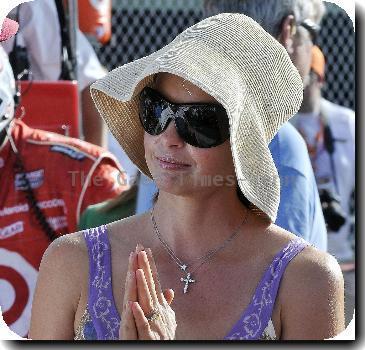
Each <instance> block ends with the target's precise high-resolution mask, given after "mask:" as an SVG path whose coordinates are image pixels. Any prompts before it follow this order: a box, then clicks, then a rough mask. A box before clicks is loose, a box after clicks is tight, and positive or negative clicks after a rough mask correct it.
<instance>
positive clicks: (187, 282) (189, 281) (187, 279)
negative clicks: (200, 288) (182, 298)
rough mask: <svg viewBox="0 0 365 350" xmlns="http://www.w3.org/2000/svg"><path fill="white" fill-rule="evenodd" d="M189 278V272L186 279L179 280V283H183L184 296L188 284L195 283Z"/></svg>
mask: <svg viewBox="0 0 365 350" xmlns="http://www.w3.org/2000/svg"><path fill="white" fill-rule="evenodd" d="M190 276H191V274H190V272H188V273H187V274H186V277H185V278H182V277H181V278H180V281H181V282H185V286H184V294H186V293H187V292H188V288H189V283H194V282H195V280H193V279H191V278H190Z"/></svg>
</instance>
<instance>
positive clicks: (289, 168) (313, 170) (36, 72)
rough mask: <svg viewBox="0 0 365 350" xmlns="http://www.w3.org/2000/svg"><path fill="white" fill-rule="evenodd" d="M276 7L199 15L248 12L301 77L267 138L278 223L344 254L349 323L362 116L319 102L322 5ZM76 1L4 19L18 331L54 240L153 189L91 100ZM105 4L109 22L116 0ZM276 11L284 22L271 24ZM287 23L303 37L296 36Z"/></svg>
mask: <svg viewBox="0 0 365 350" xmlns="http://www.w3.org/2000/svg"><path fill="white" fill-rule="evenodd" d="M277 2H278V3H282V8H280V6H279V7H278V6H276V7H275V10H276V12H272V11H271V9H270V8H267V7H265V6H255V7H253V6H250V4H249V3H251V1H245V0H241V1H222V0H221V1H219V0H206V1H204V16H205V17H208V16H211V15H215V14H218V13H221V12H241V13H244V14H246V15H248V16H250V17H252V18H253V19H254V20H256V21H257V22H258V23H259V24H260V25H261V26H262V27H263V28H264V29H265V30H266V31H267V32H269V33H270V34H272V35H273V36H274V37H275V38H277V39H278V40H279V41H280V43H282V44H283V45H284V46H285V48H286V49H287V51H288V53H289V55H290V57H291V59H292V61H293V63H294V65H295V66H296V67H297V69H298V71H299V73H300V75H301V76H302V78H303V82H304V94H303V102H302V107H301V109H300V111H299V113H297V115H296V116H295V117H294V118H292V120H291V121H290V123H286V124H284V125H283V126H282V128H281V129H280V130H279V133H278V134H277V135H276V136H275V137H274V139H273V140H272V141H271V143H270V151H271V153H272V157H273V159H274V162H275V165H276V167H277V170H278V173H279V176H280V184H281V190H280V191H281V192H280V195H281V200H280V206H279V212H278V217H277V221H276V224H277V225H279V226H281V227H283V228H285V229H287V230H289V231H291V232H293V233H294V234H296V235H298V236H301V237H303V238H304V239H305V240H307V241H308V242H310V243H311V244H312V245H314V246H315V247H317V248H318V249H320V250H324V251H328V252H329V253H330V254H332V255H334V256H335V257H336V259H337V260H338V261H339V263H340V265H341V268H342V272H343V275H344V280H345V316H346V324H348V323H349V322H350V320H351V319H352V317H353V312H354V307H355V219H354V217H355V115H354V111H352V110H350V109H348V108H345V107H343V106H340V105H338V104H336V103H333V102H331V101H329V100H326V99H325V98H323V97H322V93H321V91H322V89H323V86H324V85H325V84H326V57H325V56H324V54H323V52H322V50H321V48H320V47H319V46H317V45H316V38H317V37H318V35H319V34H320V29H321V27H320V25H321V20H322V18H323V16H324V15H325V7H324V5H323V2H322V1H321V0H291V1H281V0H280V1H279V0H278V1H277ZM70 3H72V1H69V3H68V4H67V1H62V0H34V1H30V2H25V3H22V4H20V5H19V6H17V7H15V8H12V11H11V12H10V13H9V15H8V18H11V19H12V20H14V21H16V22H17V23H18V24H19V28H18V31H17V33H16V34H15V35H14V36H13V37H11V38H7V40H5V41H2V42H1V44H0V103H1V105H0V112H1V114H0V306H1V311H2V314H3V317H4V320H5V322H6V323H7V324H8V325H9V326H10V328H11V329H12V330H13V331H14V332H16V333H17V334H19V335H20V336H23V337H24V336H27V334H28V331H29V322H30V313H31V304H32V296H33V293H34V288H35V284H36V280H37V273H38V268H39V265H40V262H41V259H42V256H43V253H44V251H45V250H46V248H47V247H48V245H49V244H50V242H52V241H53V240H54V239H56V238H57V237H59V236H60V235H65V234H68V233H72V232H75V231H78V230H83V229H87V228H93V227H97V226H100V225H102V224H106V223H110V222H113V221H116V220H120V219H123V218H126V217H128V216H131V215H135V214H140V213H143V212H145V211H147V210H149V209H150V208H151V206H152V204H153V201H154V200H155V198H156V196H158V192H157V188H156V186H155V184H154V183H153V181H151V180H150V179H148V178H146V176H145V175H143V174H141V173H140V171H139V170H138V168H137V167H136V166H135V165H134V164H133V162H132V161H131V160H130V159H128V157H127V156H126V154H125V153H124V151H123V150H122V149H121V148H120V147H119V145H118V144H117V141H116V139H115V138H114V136H113V135H112V134H111V133H110V132H109V131H108V130H107V126H106V125H105V123H104V121H103V120H102V118H101V117H100V116H99V114H98V111H97V109H96V107H95V106H94V103H93V101H92V98H91V95H90V91H89V87H90V85H91V84H92V83H93V82H94V81H96V80H97V79H100V78H102V77H103V76H104V75H105V74H106V73H107V71H106V69H105V68H104V67H103V66H102V65H101V63H100V62H99V59H98V57H97V55H96V53H95V51H94V49H93V46H92V45H91V44H90V42H89V39H88V38H87V37H86V36H85V33H83V32H82V31H81V30H80V29H78V28H76V27H75V26H74V23H76V22H77V21H75V22H74V23H72V21H70V19H72V16H71V15H72V11H73V9H72V6H70ZM246 3H247V4H246ZM284 3H285V4H284ZM79 11H80V19H81V20H80V23H81V22H85V16H84V17H83V16H82V11H83V8H80V9H79ZM84 11H86V12H87V10H86V9H84ZM102 11H104V12H103V14H102V15H103V16H106V18H107V19H108V20H109V21H110V17H109V16H111V9H110V3H109V6H104V8H103V9H102ZM105 11H107V12H105ZM108 11H109V12H108ZM86 12H85V13H86ZM279 17H280V18H283V21H284V23H283V24H282V26H281V27H276V26H274V24H275V20H276V19H277V18H279ZM89 18H90V21H91V19H92V16H90V14H89ZM293 23H294V24H295V25H293ZM109 25H110V23H109ZM285 26H287V27H288V28H290V30H295V31H297V32H298V33H299V34H300V35H301V41H300V42H299V43H298V42H296V43H293V42H292V41H291V39H290V36H289V34H288V33H287V32H286V31H285V30H282V28H285ZM95 28H96V29H95V33H94V36H95V38H96V40H100V41H103V42H105V40H107V39H106V38H105V31H106V29H105V28H103V27H102V26H100V23H96V22H95ZM101 32H102V33H104V35H101V34H100V33H101ZM88 34H89V35H90V33H88ZM111 35H112V33H111ZM89 38H90V37H89ZM100 38H102V39H100ZM238 45H239V43H238ZM75 81H77V84H76V83H75ZM47 100H48V101H47ZM56 105H57V106H58V107H57V108H55V106H56ZM35 106H36V107H35ZM75 111H76V112H75ZM68 114H69V116H70V117H69V118H68V117H67V116H68ZM51 119H52V121H51V122H49V123H48V121H50V120H51ZM44 125H45V127H43V126H44ZM47 125H52V127H47ZM42 129H44V130H42ZM71 136H73V137H71Z"/></svg>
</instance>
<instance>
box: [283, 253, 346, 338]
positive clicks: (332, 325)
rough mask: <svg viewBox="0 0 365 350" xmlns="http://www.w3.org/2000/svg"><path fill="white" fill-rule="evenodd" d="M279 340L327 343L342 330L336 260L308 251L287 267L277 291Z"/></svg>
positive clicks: (340, 280)
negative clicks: (278, 295) (278, 292)
mask: <svg viewBox="0 0 365 350" xmlns="http://www.w3.org/2000/svg"><path fill="white" fill-rule="evenodd" d="M280 289H281V292H282V293H280V294H281V295H280V304H281V330H282V331H281V339H285V340H293V339H295V340H302V339H316V340H321V339H328V338H332V337H334V336H336V335H338V334H339V333H340V332H342V331H343V330H344V283H343V276H342V273H341V269H340V267H339V264H338V263H337V261H336V259H335V258H334V257H332V256H331V255H329V254H327V253H323V252H320V251H318V250H316V249H314V248H312V247H308V248H306V249H305V250H304V251H303V252H302V254H299V255H298V256H297V258H295V259H294V260H293V261H292V262H291V263H290V264H289V265H288V267H287V271H286V272H285V274H284V276H283V280H282V285H281V287H280Z"/></svg>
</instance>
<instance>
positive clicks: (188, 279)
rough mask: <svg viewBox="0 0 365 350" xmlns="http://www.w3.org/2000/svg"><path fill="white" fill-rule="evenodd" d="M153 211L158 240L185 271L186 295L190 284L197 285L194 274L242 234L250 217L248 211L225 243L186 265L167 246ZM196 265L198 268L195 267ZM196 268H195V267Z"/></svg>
mask: <svg viewBox="0 0 365 350" xmlns="http://www.w3.org/2000/svg"><path fill="white" fill-rule="evenodd" d="M153 210H154V208H152V209H151V212H150V214H151V221H152V225H153V230H154V232H155V234H156V236H157V238H158V240H159V241H160V243H161V244H162V246H163V247H164V248H165V249H166V251H167V253H168V254H169V256H170V257H171V259H172V260H173V261H174V262H175V263H176V264H177V266H179V268H180V270H182V271H184V273H185V278H183V277H181V278H180V281H181V282H183V283H184V289H183V292H184V294H186V293H187V292H188V288H189V284H190V283H195V282H196V280H195V279H193V276H192V275H193V273H194V272H195V271H196V270H198V269H199V268H200V267H201V266H202V265H203V264H205V263H206V262H208V261H209V260H211V259H212V258H213V257H214V256H215V255H216V254H217V253H219V252H220V251H221V250H223V249H224V248H225V247H226V246H227V245H228V244H229V243H230V242H231V241H232V240H233V239H234V238H235V237H236V236H237V235H238V234H239V232H240V229H241V227H242V226H243V225H244V223H245V222H246V220H247V217H248V210H247V212H246V215H245V218H244V219H243V221H242V222H241V224H240V225H239V226H238V227H237V228H236V229H235V230H234V231H233V233H232V234H231V235H230V236H229V237H228V238H226V239H225V240H224V241H223V243H222V244H221V245H219V246H218V247H217V248H215V249H212V250H209V251H208V252H207V253H206V254H204V255H203V256H201V257H199V258H196V259H194V262H193V263H192V264H189V265H188V264H186V263H183V262H182V261H181V259H179V258H178V257H177V256H176V254H175V253H174V251H173V250H172V249H171V247H170V246H169V245H168V244H167V242H166V241H165V240H164V239H163V238H162V236H161V233H160V231H159V229H158V227H157V223H156V220H155V217H154V215H153ZM195 265H196V266H195ZM194 266H195V267H194Z"/></svg>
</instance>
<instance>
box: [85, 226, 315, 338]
mask: <svg viewBox="0 0 365 350" xmlns="http://www.w3.org/2000/svg"><path fill="white" fill-rule="evenodd" d="M84 237H85V241H86V244H87V248H88V254H89V297H88V306H87V311H88V313H89V314H90V316H91V320H90V322H89V323H86V324H85V325H84V329H83V334H84V337H85V339H90V340H116V339H118V338H119V336H118V335H119V324H120V316H119V313H118V311H117V309H116V306H115V301H114V296H113V291H112V278H111V276H112V275H111V255H110V243H109V239H108V233H107V227H106V226H100V227H97V228H94V229H88V230H85V231H84ZM308 244H309V243H308V242H306V241H305V240H303V239H302V238H300V237H298V238H296V239H294V240H292V241H290V242H289V243H288V244H287V246H286V247H285V248H284V249H282V250H280V251H279V252H278V253H277V254H276V256H275V257H274V259H273V261H272V263H271V264H270V266H269V267H268V268H267V269H266V271H265V273H264V275H263V277H262V279H261V281H260V282H259V284H258V286H257V287H256V290H255V293H254V295H253V297H252V299H251V302H250V304H249V305H248V307H247V308H246V310H245V311H244V312H243V314H242V316H241V318H240V319H239V320H238V322H236V324H235V325H234V326H233V328H232V330H231V331H230V332H229V333H228V334H227V335H226V336H225V337H224V339H225V340H257V339H260V338H261V336H262V334H263V332H264V330H265V328H266V326H267V325H268V323H269V320H270V318H271V315H272V311H273V308H274V304H275V300H276V296H277V293H278V289H279V285H280V281H281V277H282V276H283V273H284V271H285V268H286V266H287V265H288V263H289V262H290V261H291V260H292V259H293V258H294V257H295V256H296V255H297V254H298V253H299V252H301V251H302V250H303V248H305V247H306V246H307V245H308ZM86 328H87V329H86Z"/></svg>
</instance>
